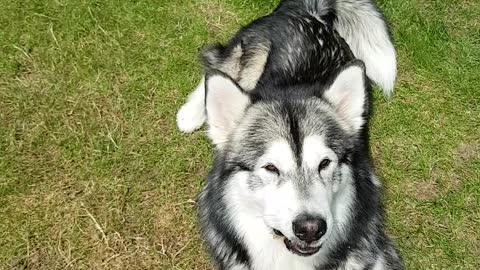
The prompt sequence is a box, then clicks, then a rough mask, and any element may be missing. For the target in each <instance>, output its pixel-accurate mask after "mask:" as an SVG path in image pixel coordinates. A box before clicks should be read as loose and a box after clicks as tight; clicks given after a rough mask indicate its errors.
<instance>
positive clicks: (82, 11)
mask: <svg viewBox="0 0 480 270" xmlns="http://www.w3.org/2000/svg"><path fill="white" fill-rule="evenodd" d="M276 2H277V1H263V0H250V1H245V0H228V1H227V0H203V1H187V0H176V1H168V0H157V1H152V0H149V1H112V0H105V1H93V0H82V1H71V0H50V1H40V0H32V1H6V0H0V4H1V6H2V11H1V12H0V29H1V30H0V268H4V269H210V267H209V264H208V259H207V257H206V255H205V254H204V252H203V251H202V249H201V247H200V241H199V237H198V234H197V229H196V221H195V203H194V200H195V198H196V195H197V193H198V191H199V189H200V187H201V186H202V183H203V181H204V180H203V179H204V178H205V176H206V174H207V172H208V169H209V166H210V164H211V147H210V146H209V143H208V141H207V140H206V138H205V136H204V134H202V132H197V133H195V134H193V135H188V136H183V135H181V134H180V133H179V132H178V131H177V130H176V128H175V113H176V110H177V109H178V108H179V106H180V105H181V104H182V102H183V101H184V98H185V97H186V96H187V94H188V93H189V91H190V90H191V89H193V87H194V86H195V84H196V83H197V82H198V80H199V74H200V67H199V65H198V62H197V54H198V50H199V49H200V48H201V47H202V46H204V45H205V44H208V43H212V42H216V41H219V40H226V39H227V38H228V37H229V36H230V35H231V34H232V33H234V32H235V30H236V29H238V27H240V26H241V25H243V24H246V23H248V22H249V21H250V20H252V19H253V18H256V17H258V16H260V15H263V14H266V13H267V12H269V11H270V10H271V9H272V8H273V7H274V6H275V5H276ZM380 5H381V7H382V9H383V10H384V11H385V13H386V16H387V18H388V19H389V20H390V22H391V24H392V34H393V37H394V40H395V44H396V48H397V52H398V60H399V78H398V81H397V84H396V88H395V94H394V96H393V99H391V100H389V101H385V100H384V99H383V98H381V97H380V95H378V94H377V95H376V96H375V106H376V109H375V115H374V120H373V125H372V129H371V139H372V154H373V157H374V160H375V163H376V169H377V172H378V174H379V175H380V176H381V178H382V180H383V181H384V183H385V187H386V202H385V204H386V207H387V210H388V214H389V215H388V216H389V219H388V227H389V232H390V234H391V235H392V237H393V238H394V239H395V240H396V242H397V244H398V246H399V248H400V250H401V253H402V254H403V256H404V258H405V261H406V264H407V266H408V269H479V268H480V260H479V259H478V258H479V257H480V231H479V230H478V228H479V227H480V211H479V205H480V182H479V179H480V154H479V153H480V130H479V125H480V98H479V93H480V92H479V89H480V81H479V79H478V76H479V67H480V31H479V29H480V20H479V18H478V14H480V4H479V3H478V2H477V1H476V0H453V1H443V0H416V1H415V0H404V1H395V0H383V1H380Z"/></svg>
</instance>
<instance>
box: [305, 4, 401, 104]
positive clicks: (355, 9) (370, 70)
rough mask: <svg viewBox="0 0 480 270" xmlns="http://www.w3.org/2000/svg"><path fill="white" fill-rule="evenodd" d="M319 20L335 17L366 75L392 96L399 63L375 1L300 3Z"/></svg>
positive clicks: (338, 26)
mask: <svg viewBox="0 0 480 270" xmlns="http://www.w3.org/2000/svg"><path fill="white" fill-rule="evenodd" d="M301 1H303V3H304V4H305V6H306V7H307V9H308V10H309V11H310V12H313V13H315V14H316V15H317V16H319V17H324V16H329V14H333V16H334V17H335V18H334V27H335V29H336V30H337V32H338V33H339V34H340V36H342V37H343V38H344V39H345V41H346V42H347V44H348V45H349V46H350V49H351V50H352V52H353V54H354V55H355V57H356V58H358V59H360V60H362V61H363V62H365V66H366V70H367V76H368V77H369V78H370V79H371V80H372V81H374V82H375V83H376V84H377V85H378V86H379V87H381V88H382V89H383V92H384V94H385V95H386V96H388V95H390V94H391V92H392V90H393V85H394V83H395V77H396V74H397V60H396V55H395V48H394V47H393V44H392V41H391V39H390V35H389V32H388V26H387V23H386V22H385V19H384V17H383V15H382V13H381V12H380V11H379V9H378V7H377V5H376V4H375V3H374V2H373V0H301Z"/></svg>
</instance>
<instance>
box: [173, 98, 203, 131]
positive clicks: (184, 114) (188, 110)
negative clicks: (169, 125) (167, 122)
mask: <svg viewBox="0 0 480 270" xmlns="http://www.w3.org/2000/svg"><path fill="white" fill-rule="evenodd" d="M202 106H203V104H201V105H200V106H199V105H197V104H192V103H189V102H187V103H185V104H184V105H183V106H182V107H181V108H180V110H179V111H178V113H177V126H178V129H180V131H181V132H184V133H192V132H194V131H195V130H197V129H199V128H200V127H202V125H203V123H204V122H205V120H206V117H205V110H204V109H203V107H202Z"/></svg>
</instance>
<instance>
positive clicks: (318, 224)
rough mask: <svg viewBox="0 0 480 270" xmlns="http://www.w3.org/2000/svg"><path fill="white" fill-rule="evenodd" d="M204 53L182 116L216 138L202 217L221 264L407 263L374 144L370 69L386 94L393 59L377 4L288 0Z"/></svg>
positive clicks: (262, 268)
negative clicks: (391, 227) (388, 228)
mask: <svg viewBox="0 0 480 270" xmlns="http://www.w3.org/2000/svg"><path fill="white" fill-rule="evenodd" d="M356 58H357V59H360V60H357V59H356ZM362 60H363V61H362ZM203 61H204V66H205V70H206V74H207V75H206V76H205V78H204V79H203V80H202V83H201V84H200V85H199V87H198V88H197V89H196V90H195V91H194V92H193V93H192V95H191V96H190V98H189V101H188V102H187V103H186V104H185V105H184V106H183V107H182V109H181V110H180V111H179V113H178V118H177V121H178V125H179V127H180V129H181V130H182V131H184V132H191V131H193V130H195V129H197V128H198V127H200V126H201V125H202V124H203V121H205V119H207V123H208V135H209V137H210V139H211V141H212V143H213V144H214V145H215V161H214V165H213V168H212V170H211V172H210V174H209V176H208V179H207V182H206V185H205V187H204V188H203V190H202V192H201V195H200V197H199V219H200V225H201V231H202V234H203V237H204V240H205V244H206V247H207V248H208V250H209V252H210V254H211V256H212V259H213V262H214V263H215V265H216V266H217V268H218V269H222V270H287V269H288V270H293V269H302V270H319V269H345V270H347V269H348V270H356V269H372V270H381V269H393V270H397V269H403V264H402V261H401V258H400V256H399V254H398V253H397V251H396V249H395V247H394V245H393V244H392V242H391V241H390V240H389V238H388V237H387V235H386V234H385V228H384V218H383V210H382V204H381V186H380V182H379V181H378V180H377V178H376V177H375V175H374V172H373V169H372V166H371V163H370V160H369V154H368V121H369V115H370V110H371V104H370V101H371V86H370V80H369V79H368V78H370V79H371V80H373V81H374V82H376V83H377V84H378V85H379V86H381V87H382V88H383V89H384V91H385V92H386V93H387V94H388V93H390V91H391V88H392V86H393V82H394V79H395V66H396V64H395V53H394V49H393V46H392V44H391V41H390V38H389V36H388V32H387V29H386V26H385V22H384V20H383V18H382V16H381V14H380V13H379V11H378V10H377V8H376V6H375V5H374V4H373V3H372V2H370V1H367V0H358V1H354V0H348V1H347V0H338V1H333V0H330V1H328V0H316V1H315V0H284V1H282V2H281V3H280V5H279V7H278V8H277V9H276V10H275V11H274V12H273V13H272V14H270V15H268V16H266V17H263V18H260V19H258V20H256V21H254V22H252V23H251V24H249V25H248V26H246V27H244V28H243V29H241V30H240V31H239V32H238V33H237V34H236V36H235V37H233V38H232V39H231V40H230V42H229V43H228V44H227V45H226V46H223V45H217V46H213V47H211V48H209V49H207V50H205V51H204V53H203ZM367 76H368V77H367ZM185 119H187V120H188V121H184V120H185Z"/></svg>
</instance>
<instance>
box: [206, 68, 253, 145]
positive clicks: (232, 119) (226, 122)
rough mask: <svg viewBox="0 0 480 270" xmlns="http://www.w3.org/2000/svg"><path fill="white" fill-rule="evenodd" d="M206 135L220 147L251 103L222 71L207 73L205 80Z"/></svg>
mask: <svg viewBox="0 0 480 270" xmlns="http://www.w3.org/2000/svg"><path fill="white" fill-rule="evenodd" d="M205 83H206V84H205V88H206V89H205V91H206V96H205V105H206V108H207V122H208V137H210V139H211V140H212V142H213V144H215V145H216V146H217V147H218V148H222V147H223V145H224V144H225V143H226V142H227V140H228V137H229V135H230V134H231V132H232V131H233V129H234V128H235V126H236V125H237V124H238V122H239V121H240V119H241V118H242V117H243V115H244V113H245V109H246V108H247V107H248V105H249V104H250V103H251V101H250V98H249V96H248V95H247V94H246V93H245V92H244V91H243V90H242V89H241V88H240V86H238V84H237V83H235V82H234V81H233V80H232V79H231V78H229V77H228V76H227V75H225V74H222V73H215V74H212V75H208V76H207V78H206V81H205Z"/></svg>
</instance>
